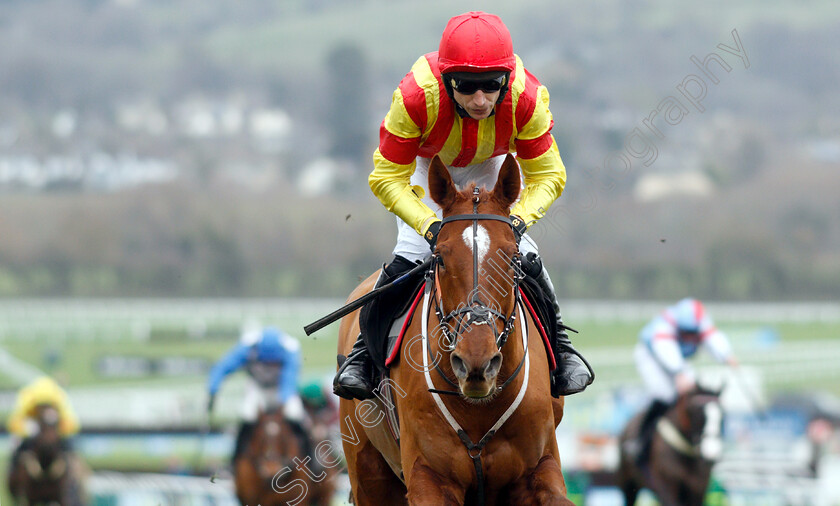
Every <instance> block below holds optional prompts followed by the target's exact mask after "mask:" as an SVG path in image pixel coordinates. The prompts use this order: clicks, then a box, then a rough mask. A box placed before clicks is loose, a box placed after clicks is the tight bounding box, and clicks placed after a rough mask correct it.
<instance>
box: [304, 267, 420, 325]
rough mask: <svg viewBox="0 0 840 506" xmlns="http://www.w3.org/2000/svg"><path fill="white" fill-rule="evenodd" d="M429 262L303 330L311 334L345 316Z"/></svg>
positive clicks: (415, 272)
mask: <svg viewBox="0 0 840 506" xmlns="http://www.w3.org/2000/svg"><path fill="white" fill-rule="evenodd" d="M431 262H432V258H431V257H429V258H428V259H427V260H426V261H425V262H423V263H422V264H418V265H417V267H415V268H413V269H411V270H410V271H408V272H406V273H405V274H403V275H402V276H400V277H398V278H397V279H395V280H394V281H391V282H390V283H387V284H385V285H382V286H380V287H379V288H377V289H376V290H373V291H371V292H369V293H366V294H365V295H362V296H361V297H359V298H358V299H356V300H354V301H353V302H350V303H349V304H347V305H346V306H343V307H341V308H339V309H336V310H335V311H333V312H332V313H330V314H328V315H327V316H325V317H323V318H321V319H320V320H317V321H314V322H312V323H310V324H309V325H307V326H305V327H303V331H304V332H306V335H307V336H309V335H312V333H313V332H316V331H318V330H321V329H322V328H324V327H326V326H327V325H329V324H330V323H332V322H334V321H336V320H338V319H340V318H343V317H344V316H347V315H348V314H350V313H352V312H353V311H355V310H357V309H359V308H360V307H362V306H364V305H365V304H367V302H368V301H369V300H371V299H375V298H376V297H379V296H380V295H382V294H383V293H385V292H387V291H389V290H390V289H391V288H393V287H394V286H396V285H398V284H400V283H402V282H403V281H405V280H406V279H409V278H411V277H412V276H414V275H415V274H417V273H418V272H420V271H423V270H425V269H428V267H429V265H431Z"/></svg>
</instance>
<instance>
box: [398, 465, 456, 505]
mask: <svg viewBox="0 0 840 506" xmlns="http://www.w3.org/2000/svg"><path fill="white" fill-rule="evenodd" d="M406 478H407V483H408V494H407V496H406V497H407V498H408V504H411V505H412V506H415V505H423V504H427V505H429V506H443V505H447V506H449V505H452V506H455V505H461V504H464V494H465V490H464V489H463V488H462V487H461V486H459V485H457V484H456V483H454V482H453V481H452V480H451V479H449V478H448V477H446V476H443V475H441V474H440V473H438V472H436V471H435V470H433V469H432V468H431V467H429V466H428V465H427V464H426V462H424V461H423V459H422V457H421V458H418V459H417V460H416V461H415V462H414V465H413V466H411V470H410V471H409V473H408V476H406Z"/></svg>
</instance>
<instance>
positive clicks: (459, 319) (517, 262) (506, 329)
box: [426, 187, 528, 395]
mask: <svg viewBox="0 0 840 506" xmlns="http://www.w3.org/2000/svg"><path fill="white" fill-rule="evenodd" d="M478 202H479V189H478V187H476V188H474V189H473V212H472V214H456V215H452V216H447V217H446V218H443V220H442V221H441V228H443V226H444V225H446V224H447V223H451V222H454V221H467V220H469V221H472V239H473V245H472V251H473V288H472V291H471V292H470V295H469V301H468V303H467V304H466V305H465V304H463V303H461V304H459V305H458V307H456V308H455V309H453V310H452V311H450V312H449V313H447V314H446V315H444V314H443V309H442V308H441V306H442V304H441V298H442V296H441V294H440V290H439V283H438V271H437V269H438V266H439V265H440V264H441V263H442V260H441V258H440V256H439V255H438V254H437V253H435V256H434V260H433V261H432V264H431V267H430V269H429V271H428V272H427V274H426V278H427V279H426V286H427V287H431V286H435V287H438V288H436V289H435V290H434V295H433V296H432V303H433V304H434V308H435V315H436V316H437V319H438V321H439V322H440V325H439V326H438V329H439V330H440V332H441V333H442V334H443V336H444V337H445V339H446V342H445V343H444V344H443V347H444V348H445V349H446V350H447V351H453V350H454V349H455V346H456V345H457V344H458V337H459V336H460V335H461V334H463V333H464V332H465V331H466V330H467V329H468V328H469V327H470V326H471V325H487V326H489V327H490V328H491V329H493V334H494V336H495V342H496V347H497V348H498V349H499V350H501V349H502V347H504V345H505V343H506V342H507V339H508V337H510V334H511V333H512V332H513V329H514V328H515V323H516V307H517V305H518V303H519V290H518V287H519V283H520V282H521V281H522V279H523V278H524V273H523V271H522V259H521V256H520V254H519V253H518V252H517V253H516V254H515V255H514V256H513V258H511V260H510V261H511V263H512V266H513V271H514V274H513V286H512V288H511V289H512V291H513V293H514V294H515V295H514V297H515V302H514V304H513V307H512V308H511V311H510V314H509V315H505V314H503V313H502V312H501V311H498V310H497V309H495V308H493V307H490V306H488V305H487V304H485V303H484V302H483V301H482V300H481V298H480V291H479V287H478V279H479V278H478V275H479V268H478V265H479V259H478V249H479V248H478V222H479V221H487V220H491V221H501V222H502V223H506V224H508V225H509V226H511V227H512V225H511V220H510V218H509V217H505V216H499V215H497V214H486V213H479V212H478ZM499 318H501V319H502V321H503V322H504V326H503V329H502V331H501V332H499V329H498V326H497V325H496V320H497V319H499ZM453 323H454V325H455V328H454V330H453V329H452V325H453ZM426 348H427V349H426V352H427V353H428V354H429V355H431V342H430V340H429V341H427V346H426ZM527 358H528V348H527V346H526V347H525V353H523V355H522V360H521V361H520V362H519V365H518V366H517V367H516V370H514V372H513V374H511V375H510V377H508V378H507V379H506V380H505V382H504V383H502V384H501V385H499V386H497V387H496V388H495V390H494V391H493V392H492V393H497V392H501V391H502V390H504V389H505V388H506V387H507V386H508V385H509V384H510V383H511V382H512V381H513V380H514V379H515V378H516V376H517V375H518V374H519V371H520V370H521V369H522V366H523V365H524V363H525V361H526V360H527ZM434 368H435V369H436V370H437V372H438V374H439V375H440V376H441V377H442V378H443V379H444V380H445V381H446V382H447V383H448V384H449V385H450V386H452V387H453V388H455V389H456V391H450V390H438V389H434V388H430V391H432V392H435V393H440V394H448V395H460V393H459V392H458V391H457V389H458V388H459V387H458V385H457V384H455V382H454V381H452V380H451V379H449V378H448V377H447V376H446V375H445V374H444V373H443V371H442V370H441V369H440V366H439V365H438V362H435V363H434Z"/></svg>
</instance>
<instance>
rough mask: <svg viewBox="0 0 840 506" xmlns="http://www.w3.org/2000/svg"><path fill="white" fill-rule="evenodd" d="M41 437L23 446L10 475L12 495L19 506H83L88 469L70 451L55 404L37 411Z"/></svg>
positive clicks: (35, 417)
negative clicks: (30, 505) (84, 485)
mask: <svg viewBox="0 0 840 506" xmlns="http://www.w3.org/2000/svg"><path fill="white" fill-rule="evenodd" d="M33 418H34V420H35V421H36V422H37V424H38V433H37V434H36V435H35V436H33V437H32V438H30V439H27V440H25V441H24V442H23V443H21V447H20V449H19V450H18V451H19V455H18V458H17V461H16V463H15V464H14V465H13V466H12V469H10V470H9V471H10V472H9V491H10V492H11V495H12V497H13V498H14V500H15V503H16V504H61V505H65V506H77V505H78V506H81V505H82V504H84V503H85V502H86V499H85V491H84V487H83V480H84V477H85V475H86V474H87V469H86V466H85V465H84V463H83V462H82V461H81V459H79V457H78V456H77V455H76V454H75V453H74V452H73V451H71V450H69V449H68V447H67V446H66V444H65V443H64V442H63V441H62V439H61V436H60V434H59V431H58V427H59V422H60V420H59V414H58V410H56V408H55V407H54V406H52V405H51V404H41V405H38V406H37V407H36V412H35V416H34V417H33Z"/></svg>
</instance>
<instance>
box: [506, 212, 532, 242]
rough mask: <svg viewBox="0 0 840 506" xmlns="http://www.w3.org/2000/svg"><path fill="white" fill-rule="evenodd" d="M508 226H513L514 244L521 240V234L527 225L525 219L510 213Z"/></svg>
mask: <svg viewBox="0 0 840 506" xmlns="http://www.w3.org/2000/svg"><path fill="white" fill-rule="evenodd" d="M510 226H511V227H513V235H514V236H515V237H516V244H519V241H521V240H522V236H523V235H525V232H527V231H528V226H527V225H525V220H523V219H522V218H520V217H519V216H517V215H515V214H511V215H510Z"/></svg>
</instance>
